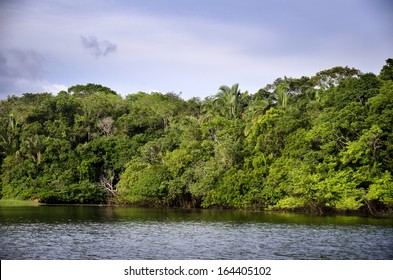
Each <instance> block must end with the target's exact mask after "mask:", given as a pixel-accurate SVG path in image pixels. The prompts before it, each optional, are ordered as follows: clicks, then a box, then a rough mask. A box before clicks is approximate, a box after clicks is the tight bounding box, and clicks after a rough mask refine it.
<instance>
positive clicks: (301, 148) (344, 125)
mask: <svg viewBox="0 0 393 280" xmlns="http://www.w3.org/2000/svg"><path fill="white" fill-rule="evenodd" d="M0 122H1V126H0V164H1V171H0V179H1V180H0V196H1V199H3V200H6V199H21V200H31V201H37V202H41V203H47V204H59V203H61V204H103V205H105V204H112V205H113V204H116V205H136V206H149V207H185V208H215V207H219V208H230V209H254V210H286V211H305V212H310V213H318V214H325V213H357V214H365V215H386V214H387V215H392V214H393V177H392V175H393V174H392V172H393V59H387V60H386V64H385V65H383V67H382V69H381V71H380V72H379V73H378V74H374V73H363V72H362V71H360V70H358V69H355V68H350V67H341V66H337V67H334V68H331V69H327V70H323V71H320V72H318V73H316V74H315V75H314V76H311V77H306V76H303V77H301V78H289V77H284V78H278V79H276V80H275V81H274V82H272V83H271V84H268V85H266V86H265V87H263V88H261V89H260V90H259V91H257V92H256V93H249V92H247V91H242V90H241V88H240V85H239V84H237V83H235V84H232V85H228V86H221V87H219V88H218V89H217V93H216V94H214V95H211V96H209V97H206V98H205V99H203V100H201V99H199V98H192V99H189V100H183V99H182V98H181V95H179V94H176V93H174V92H169V93H160V92H152V93H144V92H138V93H133V94H129V95H126V96H121V95H119V94H118V93H116V92H115V91H113V90H112V89H110V88H108V87H105V86H102V85H98V84H87V85H75V86H72V87H70V88H69V89H68V90H67V91H61V92H59V93H57V94H55V95H54V94H51V93H25V94H23V95H22V96H9V97H8V98H7V99H6V100H1V101H0Z"/></svg>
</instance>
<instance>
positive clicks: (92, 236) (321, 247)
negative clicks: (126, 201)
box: [0, 206, 393, 260]
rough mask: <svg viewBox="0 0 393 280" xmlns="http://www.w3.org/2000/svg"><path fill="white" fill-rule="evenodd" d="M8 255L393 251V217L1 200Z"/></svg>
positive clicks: (386, 255) (1, 231) (1, 234)
mask: <svg viewBox="0 0 393 280" xmlns="http://www.w3.org/2000/svg"><path fill="white" fill-rule="evenodd" d="M0 259H3V260H4V259H17V260H18V259H34V260H35V259H50V260H58V259H76V260H81V259H83V260H85V259H87V260H94V259H102V260H115V259H122V260H129V259H153V260H159V259H164V260H168V259H250V260H251V259H269V260H272V259H280V260H286V259H290V260H293V259H301V260H310V259H334V260H340V259H390V260H391V259H393V219H391V218H383V219H382V218H381V219H376V218H362V217H348V216H324V217H319V216H307V215H301V214H288V213H284V214H283V213H255V212H236V211H219V210H184V209H150V208H147V209H146V208H126V207H94V206H88V207H86V206H38V207H0Z"/></svg>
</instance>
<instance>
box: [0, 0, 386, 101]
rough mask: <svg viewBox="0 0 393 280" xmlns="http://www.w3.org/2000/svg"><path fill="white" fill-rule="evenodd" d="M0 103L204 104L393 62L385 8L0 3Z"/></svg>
mask: <svg viewBox="0 0 393 280" xmlns="http://www.w3.org/2000/svg"><path fill="white" fill-rule="evenodd" d="M0 38H1V40H0V98H2V99H3V98H6V97H7V96H8V95H13V94H15V95H21V94H22V93H25V92H47V91H48V92H52V93H54V94H56V93H57V92H58V91H60V90H63V89H66V88H68V87H70V86H73V85H76V84H87V83H97V84H102V85H104V86H108V87H110V88H111V89H113V90H115V91H117V92H118V93H120V94H122V95H123V96H124V95H126V94H129V93H135V92H138V91H145V92H150V91H161V92H164V93H165V92H175V93H180V92H181V97H183V98H184V99H189V98H191V97H200V98H202V99H203V98H204V97H206V96H210V95H213V94H215V93H216V92H217V90H218V88H219V86H221V85H232V84H234V83H239V84H240V88H241V90H242V91H246V90H248V91H249V92H250V93H255V92H256V91H257V90H258V89H260V88H262V87H264V86H265V85H266V84H268V83H272V82H273V81H274V80H275V79H276V78H278V77H283V76H284V75H285V76H287V77H294V78H296V77H301V76H311V75H313V74H315V73H316V72H318V71H321V70H324V69H328V68H331V67H334V66H339V65H341V66H350V67H355V68H358V69H360V70H362V71H364V72H373V73H376V74H377V73H379V71H380V69H381V67H382V66H383V65H384V63H385V60H386V59H387V58H389V57H393V3H392V1H390V0H326V1H318V0H315V1H306V0H242V1H233V0H226V1H224V0H139V1H136V0H130V1H126V0H118V1H117V0H109V1H103V0H78V1H72V0H59V1H53V0H52V1H51V0H31V1H27V0H26V1H24V0H14V1H11V0H0Z"/></svg>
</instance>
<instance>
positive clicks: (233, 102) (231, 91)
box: [213, 83, 243, 119]
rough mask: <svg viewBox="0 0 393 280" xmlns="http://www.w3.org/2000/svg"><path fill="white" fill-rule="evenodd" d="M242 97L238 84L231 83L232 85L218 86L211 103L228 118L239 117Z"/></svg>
mask: <svg viewBox="0 0 393 280" xmlns="http://www.w3.org/2000/svg"><path fill="white" fill-rule="evenodd" d="M242 97H243V95H242V93H241V92H240V90H239V84H237V83H236V84H233V85H232V87H228V86H225V85H224V86H220V88H219V91H218V93H217V94H216V96H215V99H214V101H213V104H214V105H215V106H216V107H218V109H219V110H220V111H221V112H222V114H223V115H226V116H227V117H228V118H229V119H234V118H239V117H240V116H241V113H242ZM222 110H223V111H222Z"/></svg>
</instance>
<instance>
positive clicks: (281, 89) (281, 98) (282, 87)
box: [276, 81, 289, 109]
mask: <svg viewBox="0 0 393 280" xmlns="http://www.w3.org/2000/svg"><path fill="white" fill-rule="evenodd" d="M276 89H277V106H278V107H279V108H281V109H285V108H286V107H287V105H288V96H289V93H288V91H289V84H288V82H287V81H285V82H284V83H282V84H279V85H278V86H277V87H276Z"/></svg>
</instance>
